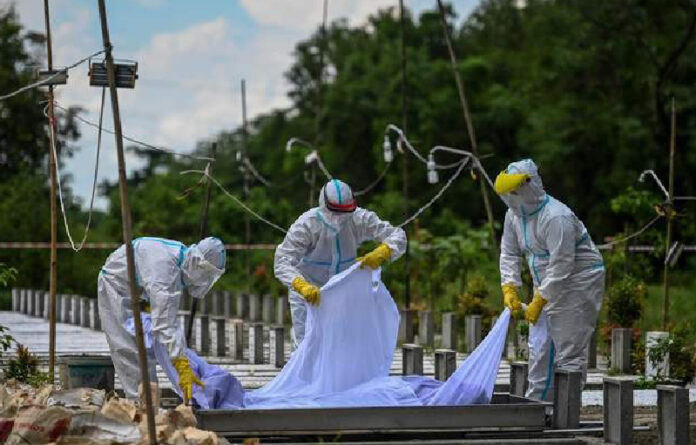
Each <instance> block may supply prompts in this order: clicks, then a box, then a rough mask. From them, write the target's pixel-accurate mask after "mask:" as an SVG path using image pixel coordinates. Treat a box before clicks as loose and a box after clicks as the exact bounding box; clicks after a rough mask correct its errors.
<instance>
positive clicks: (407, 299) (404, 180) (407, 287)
mask: <svg viewBox="0 0 696 445" xmlns="http://www.w3.org/2000/svg"><path fill="white" fill-rule="evenodd" d="M404 12H405V11H404V1H403V0H399V17H400V20H401V128H402V129H403V131H404V133H407V132H408V122H407V121H408V119H407V116H406V79H407V78H406V29H405V28H406V25H405V18H404ZM401 184H402V190H401V193H402V199H403V202H404V218H408V216H409V213H408V210H409V209H408V156H406V155H405V154H404V156H401ZM405 230H406V235H407V236H406V251H405V252H404V269H405V272H406V273H405V276H404V306H405V308H406V309H407V310H408V309H410V308H411V261H410V255H409V250H410V249H409V244H410V243H409V238H410V237H409V236H408V232H409V228H408V227H407V228H406V229H405ZM409 341H410V340H409Z"/></svg>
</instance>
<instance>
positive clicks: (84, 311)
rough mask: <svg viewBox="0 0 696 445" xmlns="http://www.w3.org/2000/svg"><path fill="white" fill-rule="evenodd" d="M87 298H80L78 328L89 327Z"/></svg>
mask: <svg viewBox="0 0 696 445" xmlns="http://www.w3.org/2000/svg"><path fill="white" fill-rule="evenodd" d="M89 300H90V299H89V298H87V297H80V326H82V327H83V328H88V327H89V318H90V312H89Z"/></svg>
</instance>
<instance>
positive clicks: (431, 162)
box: [428, 153, 440, 184]
mask: <svg viewBox="0 0 696 445" xmlns="http://www.w3.org/2000/svg"><path fill="white" fill-rule="evenodd" d="M439 180H440V179H439V178H438V175H437V170H436V169H435V156H434V155H433V154H432V153H431V154H429V155H428V183H430V184H437V183H438V181H439Z"/></svg>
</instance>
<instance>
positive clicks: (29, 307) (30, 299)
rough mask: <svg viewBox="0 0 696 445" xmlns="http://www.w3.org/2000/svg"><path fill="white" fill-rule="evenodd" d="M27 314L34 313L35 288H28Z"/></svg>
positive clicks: (31, 314)
mask: <svg viewBox="0 0 696 445" xmlns="http://www.w3.org/2000/svg"><path fill="white" fill-rule="evenodd" d="M25 314H26V315H28V316H30V317H32V316H33V315H34V289H27V306H26V312H25Z"/></svg>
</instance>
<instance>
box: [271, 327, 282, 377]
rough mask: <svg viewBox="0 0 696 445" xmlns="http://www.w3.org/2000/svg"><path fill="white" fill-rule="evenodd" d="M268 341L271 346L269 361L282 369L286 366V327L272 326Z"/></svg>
mask: <svg viewBox="0 0 696 445" xmlns="http://www.w3.org/2000/svg"><path fill="white" fill-rule="evenodd" d="M268 339H269V343H270V346H271V347H270V354H269V359H270V360H269V361H270V362H271V365H273V366H275V367H276V368H282V367H283V365H284V364H285V327H284V326H282V325H281V326H271V330H270V332H269V335H268Z"/></svg>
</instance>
